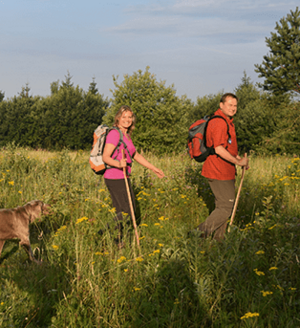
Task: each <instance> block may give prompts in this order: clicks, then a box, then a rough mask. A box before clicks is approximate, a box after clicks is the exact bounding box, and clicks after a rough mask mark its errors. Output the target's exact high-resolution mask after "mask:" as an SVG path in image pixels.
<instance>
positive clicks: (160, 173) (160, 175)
mask: <svg viewBox="0 0 300 328" xmlns="http://www.w3.org/2000/svg"><path fill="white" fill-rule="evenodd" d="M152 171H153V172H154V173H155V174H156V175H157V176H158V177H159V178H160V179H162V178H164V177H165V174H164V172H163V171H162V170H160V169H158V168H157V167H154V169H153V170H152Z"/></svg>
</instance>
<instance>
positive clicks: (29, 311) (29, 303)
mask: <svg viewBox="0 0 300 328" xmlns="http://www.w3.org/2000/svg"><path fill="white" fill-rule="evenodd" d="M50 221H51V220H50V219H49V218H47V219H46V220H45V219H43V220H42V221H40V222H36V223H35V224H32V225H30V241H31V246H32V249H33V253H34V257H35V258H36V259H38V260H40V259H42V260H44V261H43V262H42V263H41V264H37V263H35V262H31V261H30V260H29V259H28V256H27V253H26V252H25V250H24V249H23V248H22V247H20V246H18V245H16V242H17V243H19V240H9V241H7V242H6V243H5V245H4V249H3V252H2V256H1V260H0V264H1V266H0V278H1V279H0V289H1V294H0V296H1V302H3V304H4V311H2V316H1V317H0V323H1V322H2V327H49V326H51V319H52V317H53V316H55V313H56V310H55V307H56V306H57V303H58V302H59V301H60V300H61V299H62V298H63V297H64V296H63V295H61V293H62V291H63V292H64V294H65V295H68V293H69V291H70V286H69V281H68V278H67V277H68V276H67V272H66V270H65V266H62V265H61V264H60V263H57V264H53V263H50V262H49V261H48V260H47V259H48V254H47V250H46V247H45V246H46V243H47V241H46V239H47V238H48V235H50V231H51V230H52V227H51V228H50V226H49V224H50V223H49V222H50ZM55 224H56V225H57V227H59V226H60V224H59V223H58V220H57V221H56V223H55ZM51 225H53V223H51ZM42 228H43V229H44V231H45V233H44V235H43V239H41V238H39V237H40V232H41V231H42Z"/></svg>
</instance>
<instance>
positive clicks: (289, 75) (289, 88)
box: [255, 7, 300, 95]
mask: <svg viewBox="0 0 300 328" xmlns="http://www.w3.org/2000/svg"><path fill="white" fill-rule="evenodd" d="M275 30H276V32H275V33H271V37H270V38H266V44H267V46H268V47H269V48H270V53H269V54H268V55H266V56H264V60H263V62H262V64H261V65H258V64H256V65H255V67H256V70H255V71H256V72H257V73H259V75H258V76H259V77H262V78H264V82H263V83H259V84H258V85H259V87H261V88H263V89H264V90H265V91H269V92H272V93H274V94H275V95H281V94H285V93H292V94H294V95H295V94H296V95H299V94H300V11H299V9H298V7H297V8H296V10H295V11H294V12H293V11H292V10H291V11H290V14H288V15H287V17H283V18H282V19H281V20H280V23H278V22H277V23H276V27H275Z"/></svg>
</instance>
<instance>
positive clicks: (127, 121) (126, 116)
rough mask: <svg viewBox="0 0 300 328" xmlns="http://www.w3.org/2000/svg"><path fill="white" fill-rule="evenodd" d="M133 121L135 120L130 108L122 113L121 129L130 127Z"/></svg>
mask: <svg viewBox="0 0 300 328" xmlns="http://www.w3.org/2000/svg"><path fill="white" fill-rule="evenodd" d="M132 121H133V115H132V112H130V111H129V110H127V111H125V112H123V113H122V115H121V117H120V119H119V124H118V126H119V128H120V129H125V130H127V129H129V128H130V127H131V125H132Z"/></svg>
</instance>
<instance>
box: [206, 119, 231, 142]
mask: <svg viewBox="0 0 300 328" xmlns="http://www.w3.org/2000/svg"><path fill="white" fill-rule="evenodd" d="M214 118H221V119H222V120H224V122H225V123H226V125H227V134H228V136H229V139H230V138H231V136H230V133H229V125H228V122H227V121H226V119H225V118H224V117H223V116H221V115H213V116H211V117H210V118H209V119H208V121H207V124H208V122H209V121H211V120H212V119H214Z"/></svg>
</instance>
